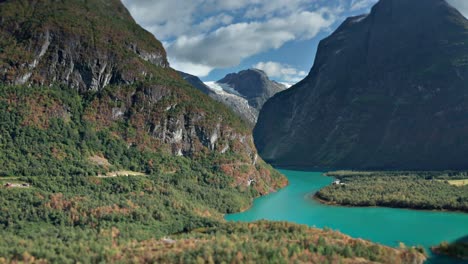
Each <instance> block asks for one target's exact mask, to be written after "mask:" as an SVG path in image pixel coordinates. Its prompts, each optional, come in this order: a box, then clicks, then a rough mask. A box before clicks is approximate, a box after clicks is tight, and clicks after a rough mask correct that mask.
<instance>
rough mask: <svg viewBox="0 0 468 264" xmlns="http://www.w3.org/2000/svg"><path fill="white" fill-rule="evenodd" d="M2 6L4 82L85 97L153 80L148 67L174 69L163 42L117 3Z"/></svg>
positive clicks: (0, 73) (9, 3)
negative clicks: (65, 89)
mask: <svg viewBox="0 0 468 264" xmlns="http://www.w3.org/2000/svg"><path fill="white" fill-rule="evenodd" d="M2 2H4V3H2V9H1V10H0V21H1V29H0V38H1V40H0V46H1V47H2V54H1V56H0V80H2V81H3V82H4V83H8V84H16V85H31V84H34V85H49V84H51V83H62V84H64V85H67V86H69V87H72V88H75V89H78V90H80V91H83V92H86V91H98V90H101V89H102V88H104V87H106V86H108V85H109V84H129V83H133V82H135V81H138V80H143V79H145V78H147V77H148V75H149V76H151V75H153V74H154V73H152V72H151V71H148V67H147V66H146V65H145V64H146V63H149V64H153V65H155V66H158V67H168V66H169V64H168V62H167V60H166V54H165V51H164V49H163V47H162V45H161V43H159V42H158V41H157V40H156V39H154V37H153V36H152V35H151V34H150V33H149V32H146V31H145V30H143V29H142V28H140V27H138V26H137V25H136V23H135V22H134V21H133V19H132V17H131V16H130V14H129V13H128V11H127V10H126V9H125V8H124V7H123V6H122V4H121V3H120V2H119V1H117V0H112V1H106V2H98V1H96V2H89V3H88V2H86V1H71V2H70V3H57V2H56V1H51V0H47V1H2ZM13 2H15V3H13ZM59 10H60V11H59ZM57 11H59V12H57ZM70 13H72V14H73V15H68V14H70Z"/></svg>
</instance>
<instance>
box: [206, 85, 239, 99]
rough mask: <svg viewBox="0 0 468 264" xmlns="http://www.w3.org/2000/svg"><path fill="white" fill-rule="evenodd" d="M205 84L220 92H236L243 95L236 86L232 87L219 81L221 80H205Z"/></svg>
mask: <svg viewBox="0 0 468 264" xmlns="http://www.w3.org/2000/svg"><path fill="white" fill-rule="evenodd" d="M205 84H206V85H207V86H208V87H210V88H211V89H212V90H213V91H214V92H216V93H218V94H219V93H220V92H226V93H230V94H235V95H237V96H241V97H242V95H241V94H240V93H239V92H238V91H236V90H235V89H234V88H232V87H231V86H230V85H229V84H226V83H219V82H205Z"/></svg>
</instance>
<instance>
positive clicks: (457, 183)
mask: <svg viewBox="0 0 468 264" xmlns="http://www.w3.org/2000/svg"><path fill="white" fill-rule="evenodd" d="M447 182H448V183H449V184H450V185H454V186H465V185H468V179H464V180H448V181H447Z"/></svg>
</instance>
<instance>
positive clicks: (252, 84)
mask: <svg viewBox="0 0 468 264" xmlns="http://www.w3.org/2000/svg"><path fill="white" fill-rule="evenodd" d="M218 83H220V84H226V85H229V86H230V87H232V89H234V90H235V91H237V92H238V93H239V94H241V95H242V96H244V97H245V98H247V100H248V101H249V104H250V105H251V106H253V107H255V108H256V109H258V110H259V111H260V109H262V106H263V104H264V103H265V102H266V101H267V100H268V99H269V98H270V97H272V96H273V95H275V94H276V93H278V92H281V91H283V90H285V89H286V86H285V85H284V84H281V83H277V82H275V81H272V80H270V79H269V78H268V76H267V75H266V73H265V72H263V71H262V70H258V69H248V70H244V71H240V72H238V73H231V74H228V75H226V76H225V77H224V78H223V79H221V80H219V81H218Z"/></svg>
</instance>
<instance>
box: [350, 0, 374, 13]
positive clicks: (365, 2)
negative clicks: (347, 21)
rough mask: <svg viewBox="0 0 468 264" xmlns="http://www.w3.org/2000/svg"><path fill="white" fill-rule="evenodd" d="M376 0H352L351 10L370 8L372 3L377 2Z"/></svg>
mask: <svg viewBox="0 0 468 264" xmlns="http://www.w3.org/2000/svg"><path fill="white" fill-rule="evenodd" d="M377 2H378V0H353V1H352V2H351V8H350V10H351V11H358V10H363V9H367V8H370V7H371V6H372V5H374V4H375V3H377Z"/></svg>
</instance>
